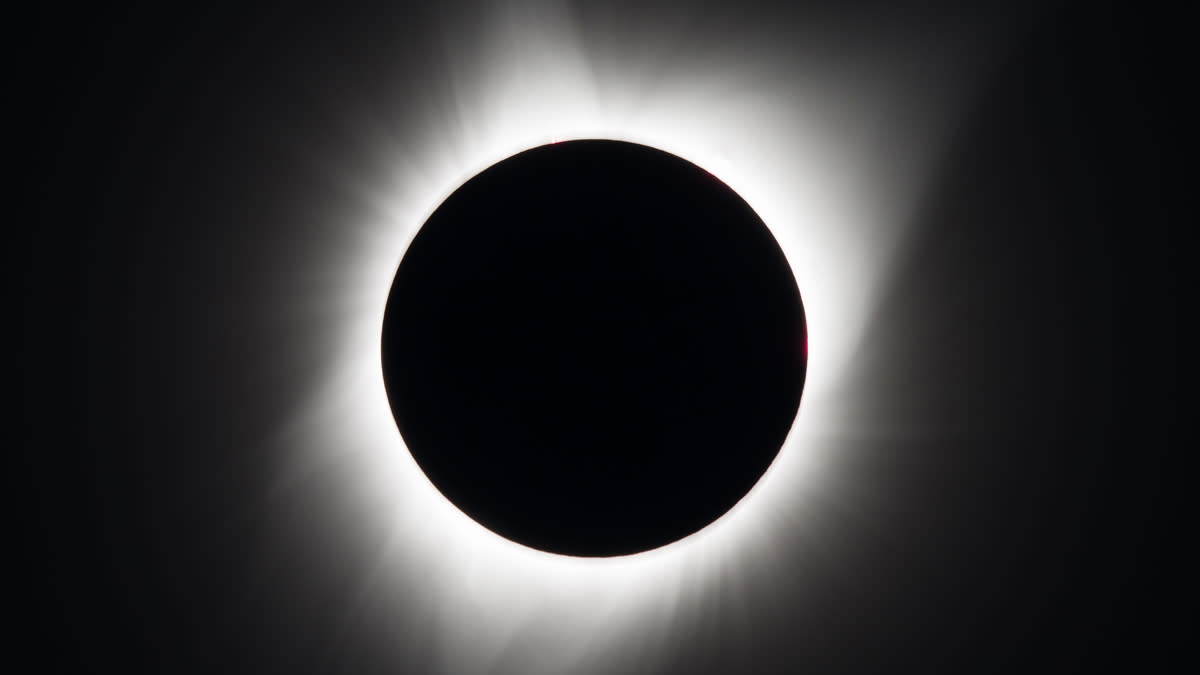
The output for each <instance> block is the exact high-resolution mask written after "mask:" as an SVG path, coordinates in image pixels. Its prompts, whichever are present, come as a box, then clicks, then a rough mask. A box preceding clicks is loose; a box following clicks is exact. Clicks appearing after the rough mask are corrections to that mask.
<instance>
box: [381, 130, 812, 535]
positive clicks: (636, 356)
mask: <svg viewBox="0 0 1200 675" xmlns="http://www.w3.org/2000/svg"><path fill="white" fill-rule="evenodd" d="M382 330H383V333H382V354H381V360H382V366H383V373H384V382H385V386H386V389H387V395H388V400H389V403H390V405H391V408H392V411H393V414H394V416H395V419H396V425H397V427H398V429H399V431H400V434H401V436H402V437H403V439H404V442H405V444H406V445H407V447H408V450H409V451H410V452H411V453H412V455H413V457H414V458H415V460H416V462H417V464H418V465H419V466H420V467H421V469H422V470H423V471H424V472H425V474H426V475H427V476H428V477H429V479H430V481H431V482H432V483H433V484H434V485H435V486H436V487H437V489H438V490H439V491H441V493H442V494H443V495H445V497H446V498H447V499H449V500H450V501H451V502H452V503H454V504H455V505H456V506H457V507H458V508H459V509H461V510H462V511H463V512H464V513H466V514H467V515H468V516H470V517H471V518H472V519H474V520H475V521H477V522H478V523H480V524H481V525H483V526H484V527H486V528H488V529H490V530H491V531H493V532H495V533H496V534H498V535H500V536H502V537H505V538H507V539H509V540H512V541H514V542H518V543H520V544H524V545H526V546H529V547H532V548H535V549H539V550H542V551H546V552H550V553H558V554H564V555H572V556H617V555H628V554H633V553H638V552H641V551H646V550H650V549H654V548H657V547H660V546H663V545H666V544H669V543H671V542H673V541H676V540H679V539H681V538H683V537H686V536H688V535H691V534H693V533H695V532H697V531H699V530H701V529H703V528H704V527H706V526H707V525H709V524H710V523H712V522H713V521H715V520H717V519H718V518H720V517H721V516H722V515H723V514H724V513H726V512H727V511H728V510H729V509H730V508H732V507H733V506H734V505H735V504H736V503H737V502H738V501H739V500H740V499H742V497H744V496H745V495H746V494H747V493H748V492H749V490H750V489H751V488H752V487H753V486H754V485H755V483H756V482H757V481H758V480H759V479H760V478H761V476H762V475H763V473H764V472H765V471H766V470H767V468H768V467H769V466H770V464H771V463H772V461H773V460H774V459H775V457H776V455H777V454H778V452H779V450H780V447H781V446H782V444H783V442H784V439H785V437H786V436H787V434H788V432H789V430H790V428H791V425H792V422H793V421H794V419H795V417H796V414H797V410H798V407H799V404H800V397H801V392H802V389H803V386H804V378H805V370H806V365H807V345H806V335H807V330H806V324H805V316H804V310H803V305H802V302H801V297H800V292H799V289H798V288H797V285H796V281H795V277H794V275H793V274H792V270H791V268H790V267H789V266H788V262H787V260H786V258H785V257H784V254H783V252H782V251H781V250H780V247H779V245H778V243H777V242H776V241H775V239H774V237H773V236H772V234H771V232H770V230H769V229H768V228H767V226H766V225H765V224H764V223H763V221H762V220H761V219H760V218H759V217H758V215H757V214H756V213H755V212H754V210H753V209H751V208H750V206H749V205H748V204H747V203H746V202H745V201H744V200H743V199H742V198H741V197H739V196H738V195H737V194H736V193H735V192H734V191H733V190H731V189H730V188H729V187H728V186H727V185H725V184H724V183H722V182H721V181H720V180H718V179H717V178H716V177H714V176H713V175H712V174H710V173H708V172H707V171H705V170H703V169H701V168H700V167H697V166H696V165H694V164H692V163H690V162H687V161H685V160H683V159H681V158H679V157H676V156H674V155H671V154H669V153H666V152H663V151H661V150H657V149H654V148H650V147H647V146H643V145H637V144H633V143H627V142H622V141H611V140H579V141H569V142H563V143H555V144H551V145H546V146H541V147H537V148H533V149H530V150H527V151H525V152H522V153H519V154H517V155H514V156H512V157H509V158H508V159H505V160H503V161H501V162H499V163H497V164H495V165H493V166H491V167H490V168H488V169H486V170H485V171H483V172H482V173H480V174H478V175H477V176H475V177H474V178H472V179H470V180H469V181H467V182H466V183H465V184H464V185H463V186H462V187H460V188H459V189H458V190H457V191H456V192H454V193H453V194H452V195H450V197H449V198H448V199H446V201H445V202H444V203H442V205H441V206H440V207H439V208H438V209H436V211H435V212H434V213H433V214H432V216H430V218H429V219H428V221H427V222H426V223H425V224H424V226H423V227H422V228H421V229H420V230H419V232H418V233H417V235H416V236H415V238H414V239H413V241H412V243H411V245H410V246H409V247H408V249H407V251H406V252H405V254H404V256H403V259H402V260H401V261H400V264H399V267H398V270H397V272H396V276H395V280H394V282H393V285H392V288H391V291H390V295H389V297H388V302H387V308H386V311H385V314H384V321H383V328H382Z"/></svg>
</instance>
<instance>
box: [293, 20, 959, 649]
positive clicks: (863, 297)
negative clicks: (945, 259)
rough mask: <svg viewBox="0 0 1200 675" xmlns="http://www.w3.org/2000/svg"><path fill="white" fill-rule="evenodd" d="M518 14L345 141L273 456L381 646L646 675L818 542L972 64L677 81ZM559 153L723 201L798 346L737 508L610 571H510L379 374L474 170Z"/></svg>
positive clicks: (704, 69) (679, 77)
mask: <svg viewBox="0 0 1200 675" xmlns="http://www.w3.org/2000/svg"><path fill="white" fill-rule="evenodd" d="M529 11H530V10H524V9H521V8H518V7H516V6H502V7H499V8H497V9H496V10H495V14H494V16H489V17H487V20H486V21H483V22H482V24H486V29H481V30H480V32H478V33H473V32H464V33H453V32H451V33H449V34H447V35H446V36H445V39H444V42H445V44H446V45H447V52H446V53H447V54H448V55H449V56H448V60H447V64H446V69H445V72H437V73H431V74H430V78H431V82H435V83H436V86H431V87H430V89H429V90H428V92H427V93H428V96H427V98H426V99H425V100H422V101H420V102H419V103H414V104H413V106H414V107H415V108H416V109H421V110H424V112H425V114H424V116H421V117H418V118H417V121H416V122H412V123H408V124H407V128H406V129H405V130H404V131H403V133H402V134H401V133H399V132H389V133H381V132H364V138H363V141H364V144H365V145H366V146H367V147H370V148H373V150H372V152H374V153H376V154H377V155H378V161H377V164H379V165H384V166H388V167H390V173H388V175H387V176H386V177H385V178H380V177H379V176H378V175H375V176H369V177H363V176H358V175H349V176H343V180H344V182H345V184H346V186H347V187H348V188H349V189H351V190H355V191H356V192H358V193H359V195H360V196H361V198H362V199H364V200H367V201H369V202H370V203H371V205H372V207H371V208H372V212H373V213H374V217H373V218H372V219H370V221H369V222H365V223H359V224H350V225H348V226H345V227H343V228H342V229H341V230H339V231H338V233H337V235H336V236H337V237H338V241H337V243H336V245H332V246H328V247H325V248H322V247H323V246H324V243H322V242H318V243H316V244H314V245H313V247H312V250H313V260H314V261H315V262H314V264H315V265H316V267H317V270H316V275H317V277H318V278H320V279H322V280H324V281H325V282H327V283H326V292H327V295H325V296H324V297H320V298H317V299H316V300H314V301H313V302H312V304H313V305H314V306H315V307H316V309H315V311H317V312H319V313H321V314H322V316H323V317H324V323H325V324H326V325H328V326H333V328H330V333H329V334H328V335H323V336H320V338H319V339H314V341H313V343H314V344H313V345H312V346H311V349H312V350H313V351H314V352H315V353H319V354H320V357H321V359H322V362H323V363H324V364H325V365H326V368H325V369H324V370H323V371H322V372H321V374H320V375H319V376H317V377H314V378H313V383H312V387H311V390H310V391H309V392H308V394H309V396H308V398H307V401H306V403H305V405H304V406H303V407H302V408H301V409H299V410H296V411H295V413H294V415H293V416H292V418H291V419H290V420H289V421H288V423H287V424H286V425H285V428H284V429H283V430H281V432H280V435H279V439H278V441H279V443H280V444H281V445H283V446H285V447H287V448H288V451H289V453H291V454H290V455H289V456H290V460H289V461H290V463H291V469H290V470H291V471H293V472H304V471H310V470H316V469H312V467H313V466H320V467H325V468H328V467H331V466H332V467H336V473H338V474H339V475H341V476H342V477H343V478H344V480H343V483H344V487H343V489H342V491H343V492H345V493H346V494H344V495H343V497H344V499H346V500H348V501H351V502H353V503H354V504H356V505H358V506H357V508H358V510H359V512H361V513H363V514H365V515H364V518H365V519H366V520H367V521H368V522H366V523H365V524H364V532H366V533H367V534H365V535H364V537H365V538H366V539H367V540H368V544H367V545H369V546H371V547H373V548H374V549H375V550H376V551H377V553H376V555H377V559H376V565H375V567H374V572H373V573H372V575H371V576H370V578H368V579H364V580H363V581H362V589H363V594H364V596H367V595H369V596H371V597H373V598H377V600H376V602H379V603H385V602H391V603H394V604H395V608H396V609H394V613H395V614H397V615H403V616H405V617H409V618H410V619H411V618H412V617H416V616H420V617H422V619H421V620H420V621H416V622H414V621H399V622H398V623H397V628H396V630H397V633H398V634H397V641H398V642H399V641H404V640H417V639H420V640H423V641H425V642H426V643H427V644H428V645H430V648H431V649H432V650H433V651H434V653H435V654H436V655H437V661H438V664H439V666H440V667H441V668H442V669H443V671H444V672H455V673H462V672H478V671H482V670H488V669H489V668H492V667H497V668H500V667H501V666H503V668H501V669H511V670H513V671H514V672H546V671H549V672H564V671H569V670H571V669H572V668H573V667H576V666H578V665H579V664H581V663H590V664H596V663H604V664H607V666H606V668H617V669H619V667H618V666H617V665H616V664H615V662H614V659H618V658H620V659H633V660H638V659H652V658H653V653H654V650H655V648H656V647H655V645H656V644H659V643H661V642H663V641H664V640H665V639H666V638H667V636H668V635H670V634H671V632H672V631H674V630H677V629H678V628H679V624H680V623H681V622H687V621H691V620H695V619H696V617H699V616H702V615H703V613H704V612H705V611H713V610H711V606H712V604H713V603H714V602H717V601H718V599H719V598H724V600H721V602H725V603H726V604H725V605H723V606H722V609H721V610H720V611H724V612H729V611H733V612H736V611H738V608H737V603H738V602H739V601H738V600H737V599H736V598H737V597H738V596H737V594H736V593H731V592H730V589H731V588H739V587H744V586H745V587H748V586H753V585H756V584H760V583H761V581H760V579H761V578H763V577H765V576H768V574H767V573H768V572H770V573H773V574H774V573H778V572H779V571H780V570H778V569H776V568H774V567H773V566H774V565H778V564H780V563H779V562H778V560H776V559H775V558H774V551H775V550H776V549H777V548H778V547H779V546H780V541H782V540H787V541H789V542H792V543H793V544H794V542H795V541H796V540H797V539H800V538H803V537H805V536H809V535H810V534H811V533H812V532H814V531H816V530H818V529H819V527H820V526H819V524H818V523H816V522H814V521H813V518H812V514H813V513H818V512H820V504H819V502H820V500H821V499H822V495H823V494H827V493H828V492H829V491H830V490H833V489H845V486H844V485H842V484H840V483H839V481H844V479H842V478H840V477H839V476H837V475H835V474H836V472H835V471H834V470H833V469H832V468H831V467H832V466H833V464H831V462H830V457H831V455H832V454H833V453H836V452H837V451H838V450H839V448H841V447H842V444H841V440H842V439H844V438H846V437H848V436H853V435H856V434H859V433H863V430H864V429H866V430H867V432H868V433H869V431H870V429H869V426H870V420H867V419H863V418H862V416H861V413H860V411H859V410H858V406H860V405H861V402H862V400H865V398H866V397H867V396H868V394H867V392H849V393H848V392H847V391H846V388H845V386H843V383H844V378H845V376H846V375H847V373H848V372H849V371H850V370H852V369H853V367H854V355H855V350H856V348H857V345H858V344H859V341H860V339H861V338H862V336H863V332H864V330H866V329H867V327H868V326H869V324H870V321H871V317H872V314H873V312H874V311H875V309H876V306H877V303H878V301H879V293H880V288H881V286H883V285H884V284H885V283H886V281H887V275H888V273H889V269H890V265H891V264H892V262H893V259H894V257H895V255H896V253H897V251H898V250H899V249H900V247H902V245H903V241H904V236H905V234H906V226H907V224H908V220H909V218H910V216H911V214H912V212H913V210H914V208H915V205H916V202H917V200H918V199H919V197H920V195H921V191H922V189H923V187H924V183H925V182H926V181H928V180H929V179H930V176H931V174H932V172H933V171H934V169H935V168H936V163H937V160H938V158H939V156H940V152H941V151H942V150H943V145H944V143H945V141H946V140H947V139H946V138H945V135H946V131H947V126H948V121H949V120H950V119H951V118H952V117H953V114H954V113H955V112H956V110H957V107H958V106H961V105H962V104H963V101H962V100H961V99H962V98H963V94H962V92H963V89H964V88H963V86H962V82H963V81H964V78H966V77H967V76H969V75H970V74H971V73H973V72H974V71H973V70H972V69H971V68H970V67H968V66H967V64H976V65H978V64H981V63H982V62H983V59H982V58H981V57H980V54H979V53H976V52H967V51H965V50H966V48H965V47H962V46H961V45H959V46H958V47H957V48H958V49H959V50H960V51H959V52H957V53H956V56H957V58H953V59H951V58H947V57H945V56H944V55H941V56H938V57H936V58H934V57H931V56H929V55H928V54H926V53H925V52H923V51H922V50H920V49H917V48H916V47H914V46H913V44H912V43H910V42H905V41H903V40H900V39H893V40H890V41H889V40H885V39H883V38H882V37H879V36H876V37H878V44H875V45H874V46H872V47H871V48H870V49H868V48H867V47H866V46H865V44H857V45H852V48H855V49H859V50H865V51H869V52H871V53H874V54H875V57H874V60H871V61H870V63H871V64H873V65H871V66H870V67H867V66H862V67H860V68H859V69H858V70H854V69H850V70H847V67H845V66H837V65H836V64H838V63H840V61H839V58H840V56H841V54H839V53H838V52H837V51H836V50H833V51H828V50H826V51H828V53H825V52H822V51H821V50H817V51H818V55H817V56H813V57H812V59H811V60H809V61H805V60H803V59H800V58H798V57H792V58H780V52H779V50H780V49H781V47H779V46H762V47H761V48H760V49H759V50H758V51H755V49H754V48H753V46H752V45H750V46H748V45H747V44H744V43H739V44H736V45H732V47H736V48H737V49H734V48H732V47H731V48H730V49H729V50H727V51H722V50H721V49H719V48H717V47H714V46H713V45H712V44H704V45H701V46H703V47H705V48H706V49H709V51H707V52H704V53H703V56H702V57H700V58H697V59H696V60H695V61H691V62H687V63H680V62H679V61H678V60H673V58H672V52H671V51H670V50H668V49H667V48H665V47H664V48H662V49H650V50H643V51H641V52H639V53H638V54H636V55H633V56H631V55H629V54H626V53H624V51H623V50H622V48H621V45H620V44H618V43H617V42H616V41H612V42H609V43H604V41H603V40H601V41H599V42H597V41H596V40H585V39H584V36H583V35H582V34H581V32H580V28H579V26H578V25H577V24H576V23H575V22H574V20H573V18H572V17H571V16H570V15H569V14H567V13H565V12H561V11H558V10H557V9H556V6H555V5H548V4H541V5H538V9H537V11H536V13H533V14H531V13H528V12H529ZM664 30H667V29H664ZM825 41H826V42H828V43H830V44H833V43H836V40H833V39H825ZM861 42H862V41H861V39H860V43H861ZM913 42H919V40H914V41H913ZM739 50H740V51H739ZM696 53H697V54H700V52H696ZM780 61H782V62H783V63H784V64H788V65H787V67H784V66H781V65H779V62H780ZM634 63H636V64H637V65H636V66H634V65H632V64H634ZM934 66H936V67H937V68H934ZM905 78H908V79H905ZM913 78H918V79H917V81H916V83H915V84H914V81H913ZM897 81H901V82H907V85H906V86H903V87H896V86H894V83H895V82H897ZM884 111H886V113H885V112H884ZM583 138H604V139H616V140H626V141H632V142H637V143H641V144H645V145H648V146H652V147H655V148H659V149H662V150H665V151H667V152H670V153H673V154H675V155H678V156H680V157H682V158H684V159H687V160H689V161H691V162H693V163H695V164H697V165H698V166H700V167H702V168H704V169H706V170H708V171H709V172H711V173H713V174H714V175H716V176H717V177H718V178H720V179H721V180H723V181H724V182H725V183H727V184H728V185H729V186H730V187H731V188H733V189H734V190H735V191H736V192H737V193H738V194H739V195H741V196H742V198H744V199H745V200H746V201H747V202H748V203H749V204H750V205H751V207H752V208H753V209H754V210H755V211H756V212H757V213H758V214H759V216H760V217H761V218H762V219H763V221H764V222H765V223H766V224H767V226H768V227H769V228H770V229H771V231H772V233H773V234H774V235H775V237H776V239H777V241H778V242H779V244H780V246H781V247H782V249H783V251H784V253H785V255H786V256H787V259H788V261H789V263H790V265H791V268H792V271H793V273H794V274H795V277H796V282H797V284H798V287H799V289H800V293H801V296H802V298H803V301H804V305H805V312H806V316H807V320H808V331H809V344H810V353H809V365H808V376H807V382H806V385H805V389H804V393H803V398H802V402H801V405H800V411H799V414H798V416H797V419H796V420H795V422H794V424H793V427H792V430H791V433H790V435H789V436H788V438H787V440H786V442H785V444H784V446H783V448H782V450H781V451H780V453H779V456H778V458H777V459H776V461H775V463H774V464H773V465H772V466H771V467H770V469H769V470H768V472H767V473H766V475H764V477H763V478H762V479H761V480H760V481H759V483H758V484H757V485H756V486H755V488H754V489H753V490H752V491H751V492H750V494H748V495H747V496H746V497H745V498H744V499H743V500H742V501H741V502H740V503H739V504H738V505H737V506H735V507H734V508H733V509H732V510H731V511H730V512H729V513H727V514H726V515H725V516H723V517H722V518H721V519H719V520H718V521H717V522H715V523H713V524H712V525H710V526H709V527H707V528H705V529H704V530H702V531H700V532H698V533H696V534H695V535H692V536H690V537H687V538H685V539H683V540H681V541H678V542H675V543H673V544H670V545H668V546H664V547H662V548H659V549H656V550H653V551H649V552H645V553H641V554H637V555H632V556H625V557H616V558H572V557H566V556H560V555H552V554H547V553H544V552H539V551H536V550H532V549H529V548H527V547H524V546H521V545H518V544H515V543H513V542H510V541H508V540H506V539H503V538H501V537H499V536H498V535H495V534H493V533H492V532H490V531H489V530H487V529H485V528H484V527H482V526H481V525H479V524H477V523H476V522H474V521H473V520H471V519H470V518H469V517H467V516H466V515H465V514H463V513H462V512H461V511H459V510H458V509H457V508H456V507H455V506H454V505H453V504H451V503H450V502H448V501H447V500H446V499H445V498H443V497H442V496H441V494H440V493H439V492H438V491H437V490H436V489H435V488H434V486H433V485H432V484H431V483H430V482H429V480H428V479H427V478H426V476H425V475H424V474H423V473H422V471H421V470H420V468H419V467H418V466H417V464H416V463H415V461H414V460H413V458H412V456H411V455H410V453H409V452H408V451H407V449H406V448H405V446H404V443H403V440H402V439H401V437H400V435H399V433H398V431H397V429H396V425H395V421H394V419H393V417H392V413H391V411H390V409H389V407H388V402H387V398H386V396H385V393H384V387H383V379H382V371H381V367H380V333H381V326H382V318H383V312H384V308H385V305H386V302H387V297H388V291H389V289H390V286H391V283H392V280H393V277H394V275H395V272H396V268H397V266H398V264H399V262H400V260H401V258H402V257H403V254H404V251H405V249H406V247H407V246H408V244H409V242H410V241H411V240H412V238H413V236H414V235H415V234H416V232H417V230H418V229H419V228H420V227H421V225H422V224H423V223H424V222H425V220H426V219H427V218H428V216H429V215H430V214H431V213H432V212H433V211H434V210H435V209H436V208H437V207H438V206H439V205H440V204H441V202H442V201H443V200H444V199H445V198H446V197H447V196H449V195H450V194H451V193H453V192H454V191H455V190H456V189H457V188H458V187H459V186H460V185H462V184H463V183H464V182H465V181H466V180H468V179H469V178H471V177H472V176H474V175H475V174H477V173H478V172H480V171H482V170H483V169H485V168H487V167H488V166H490V165H492V164H494V163H496V162H497V161H500V160H502V159H504V158H506V157H509V156H511V155H513V154H516V153H517V152H520V151H522V150H525V149H528V148H531V147H535V146H539V145H543V144H546V143H550V142H556V141H564V140H570V139H583ZM306 311H314V310H313V309H311V308H309V309H307V310H306ZM856 397H859V398H856ZM325 468H322V469H320V470H325ZM832 486H839V487H837V488H834V487H832ZM730 597H733V598H734V599H733V600H732V601H731V600H729V598H730ZM380 598H386V599H388V600H386V601H385V600H383V599H380ZM747 601H748V600H747ZM729 603H732V604H729ZM706 608H710V609H706ZM385 613H386V612H385ZM418 624H419V625H418ZM418 633H419V635H418ZM618 652H619V653H620V656H616V654H617V653H618ZM606 668H601V670H605V669H606Z"/></svg>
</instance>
